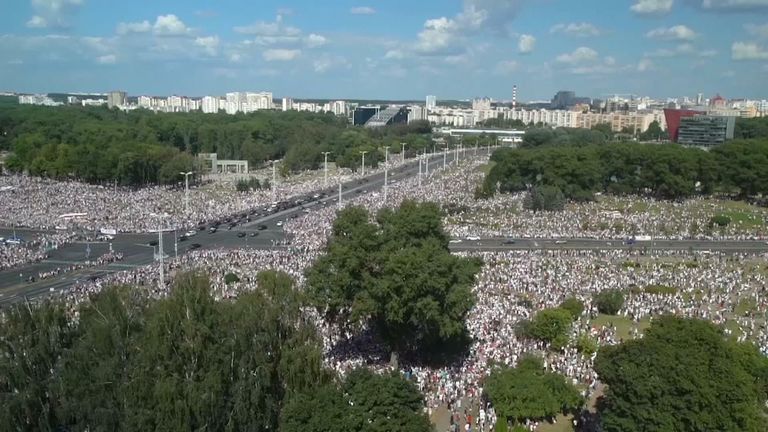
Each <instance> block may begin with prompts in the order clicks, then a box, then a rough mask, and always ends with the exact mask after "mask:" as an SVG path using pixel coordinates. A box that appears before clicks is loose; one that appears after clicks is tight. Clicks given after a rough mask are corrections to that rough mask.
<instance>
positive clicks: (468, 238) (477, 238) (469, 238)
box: [467, 236, 480, 241]
mask: <svg viewBox="0 0 768 432" xmlns="http://www.w3.org/2000/svg"><path fill="white" fill-rule="evenodd" d="M467 240H469V241H478V240H480V237H478V236H467Z"/></svg>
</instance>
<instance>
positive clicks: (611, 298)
mask: <svg viewBox="0 0 768 432" xmlns="http://www.w3.org/2000/svg"><path fill="white" fill-rule="evenodd" d="M594 302H595V305H596V306H597V311H598V312H600V313H602V314H606V315H616V314H617V313H619V311H620V310H621V308H623V307H624V293H622V292H621V291H619V290H606V291H603V292H600V293H598V294H596V295H595V297H594Z"/></svg>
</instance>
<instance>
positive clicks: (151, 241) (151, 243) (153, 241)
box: [147, 240, 157, 246]
mask: <svg viewBox="0 0 768 432" xmlns="http://www.w3.org/2000/svg"><path fill="white" fill-rule="evenodd" d="M147 244H148V245H150V246H157V240H150V241H149V243H147Z"/></svg>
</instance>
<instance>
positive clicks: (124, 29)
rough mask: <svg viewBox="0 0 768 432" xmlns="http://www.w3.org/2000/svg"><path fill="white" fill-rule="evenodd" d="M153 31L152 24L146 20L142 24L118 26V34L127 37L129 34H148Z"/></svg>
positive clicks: (121, 24) (122, 24)
mask: <svg viewBox="0 0 768 432" xmlns="http://www.w3.org/2000/svg"><path fill="white" fill-rule="evenodd" d="M150 30H152V24H150V23H149V21H147V20H144V21H142V22H134V23H123V22H121V23H120V24H118V25H117V30H116V31H117V34H119V35H126V34H129V33H147V32H149V31H150Z"/></svg>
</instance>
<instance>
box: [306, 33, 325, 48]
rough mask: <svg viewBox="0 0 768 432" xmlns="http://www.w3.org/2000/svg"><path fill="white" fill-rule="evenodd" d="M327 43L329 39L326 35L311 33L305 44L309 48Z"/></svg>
mask: <svg viewBox="0 0 768 432" xmlns="http://www.w3.org/2000/svg"><path fill="white" fill-rule="evenodd" d="M326 43H328V39H326V38H325V36H321V35H319V34H314V33H311V34H310V35H309V36H307V37H306V38H304V45H306V46H307V47H309V48H317V47H320V46H323V45H325V44H326Z"/></svg>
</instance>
